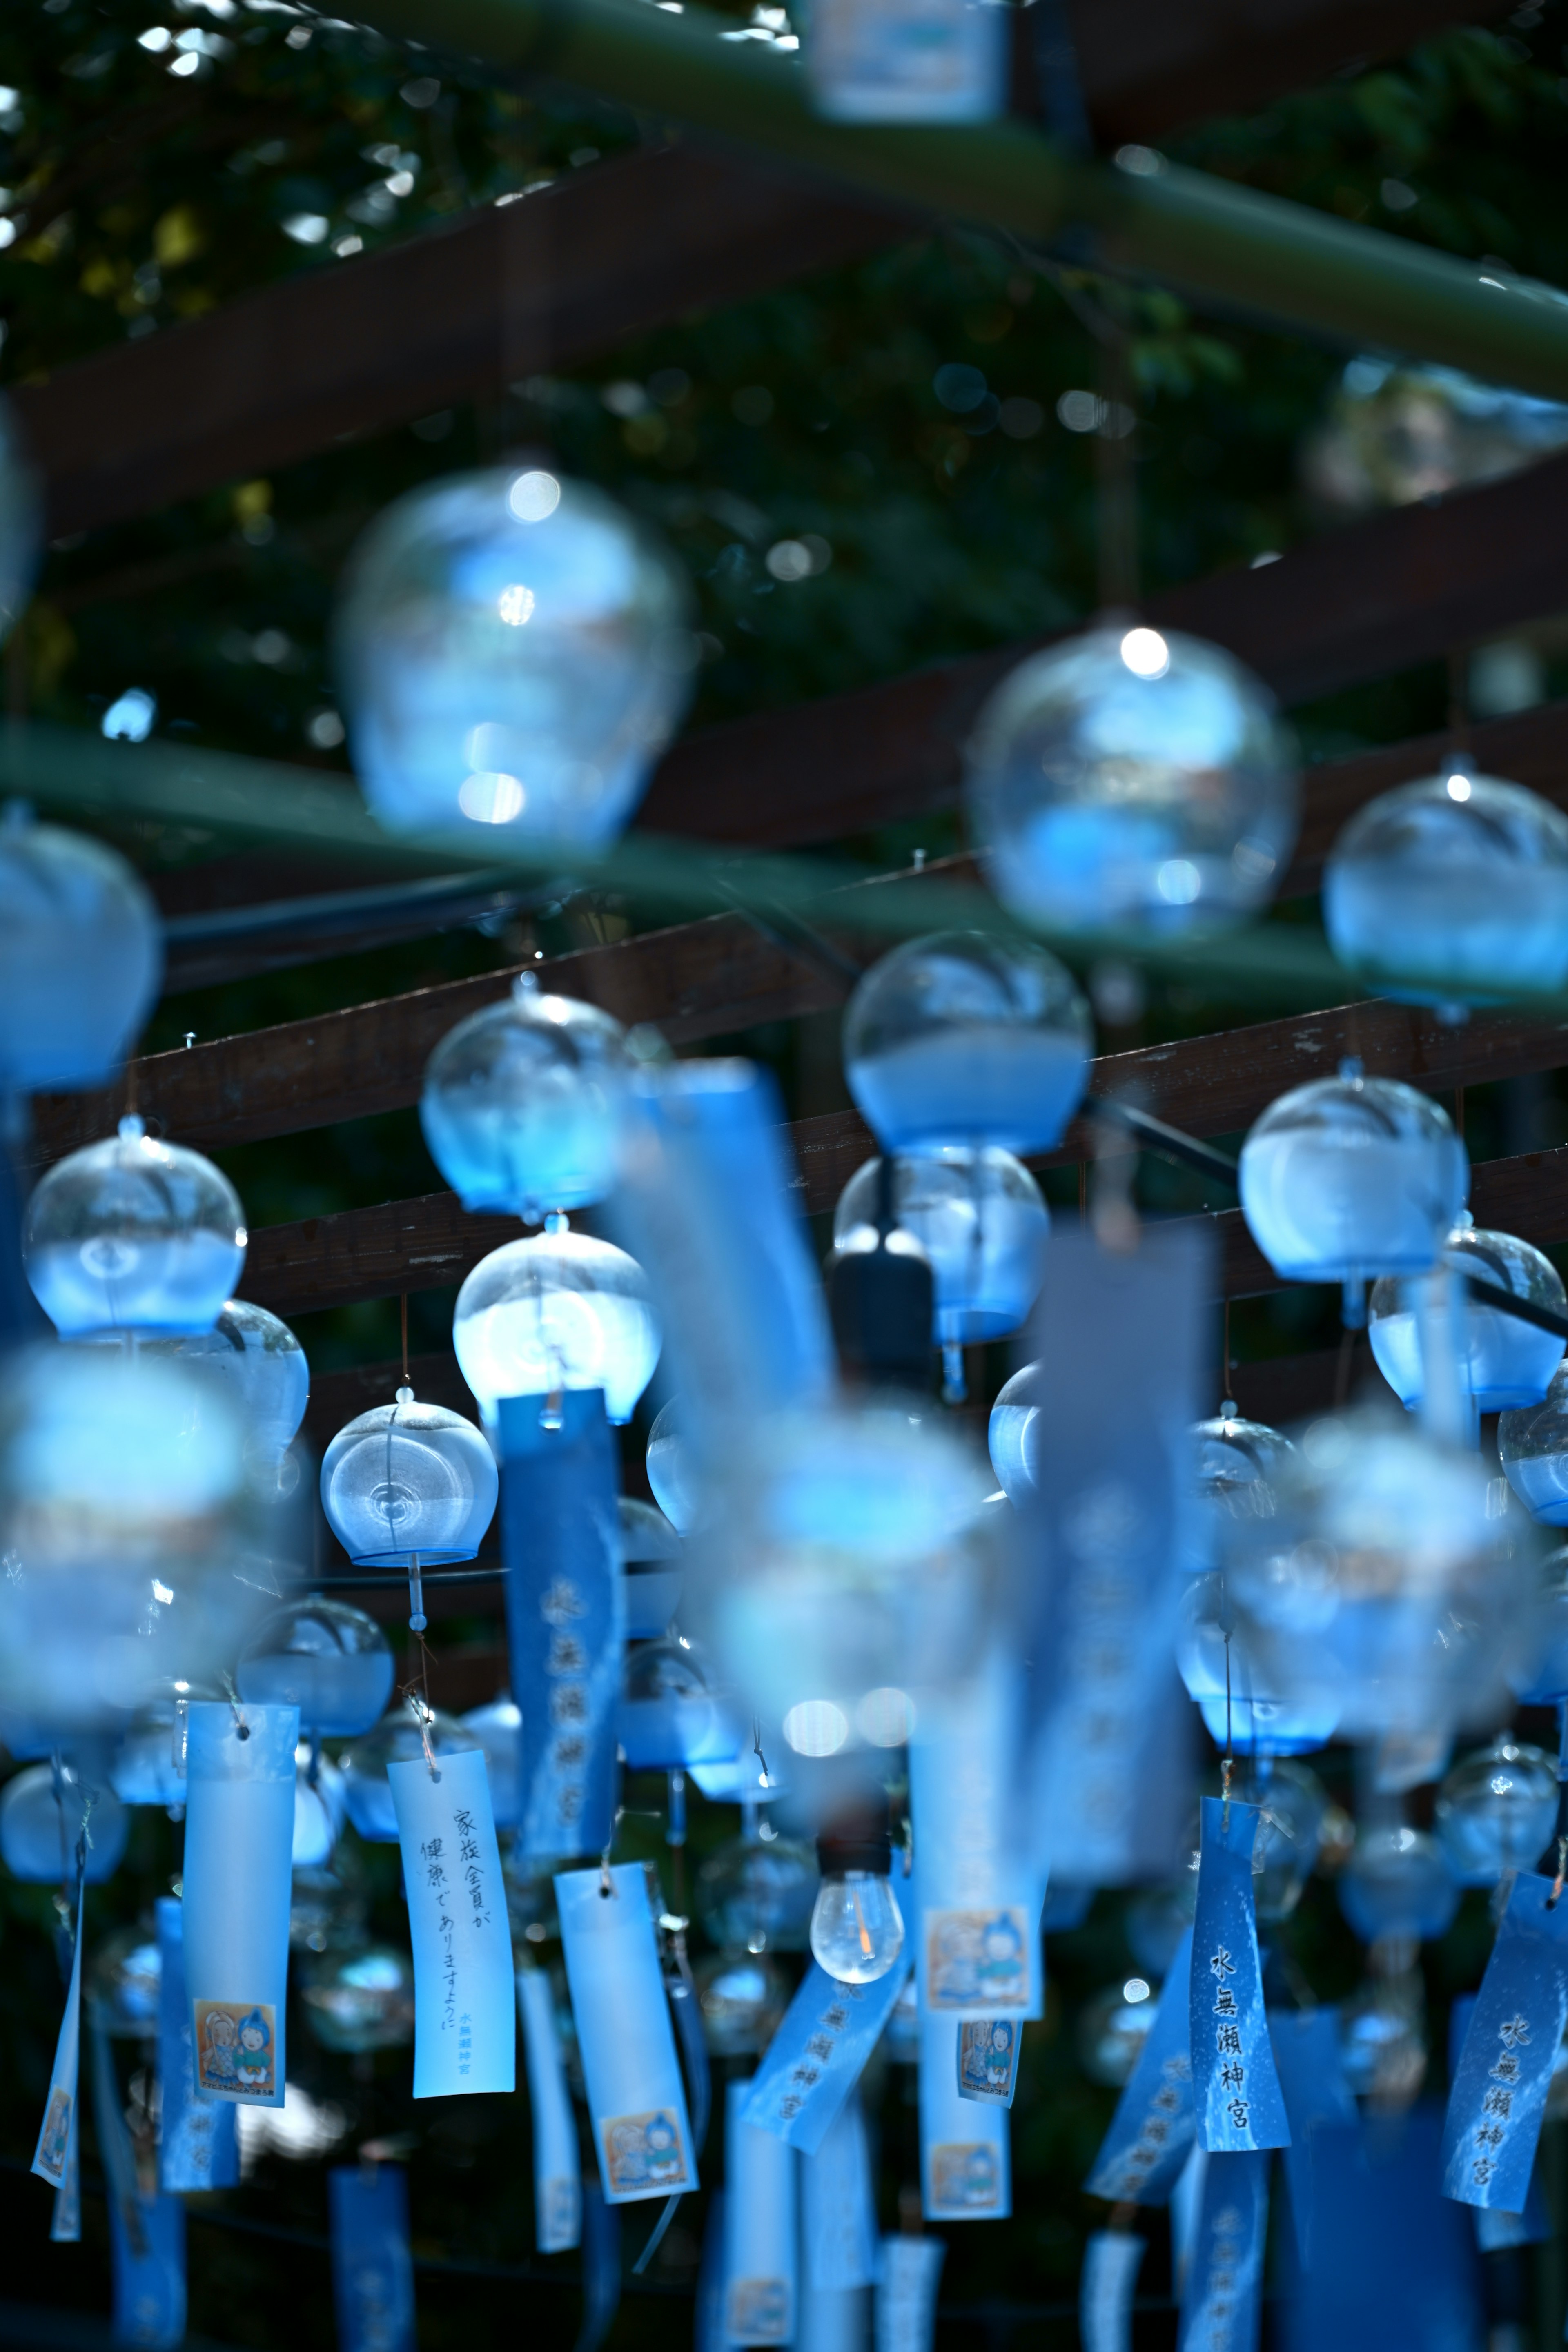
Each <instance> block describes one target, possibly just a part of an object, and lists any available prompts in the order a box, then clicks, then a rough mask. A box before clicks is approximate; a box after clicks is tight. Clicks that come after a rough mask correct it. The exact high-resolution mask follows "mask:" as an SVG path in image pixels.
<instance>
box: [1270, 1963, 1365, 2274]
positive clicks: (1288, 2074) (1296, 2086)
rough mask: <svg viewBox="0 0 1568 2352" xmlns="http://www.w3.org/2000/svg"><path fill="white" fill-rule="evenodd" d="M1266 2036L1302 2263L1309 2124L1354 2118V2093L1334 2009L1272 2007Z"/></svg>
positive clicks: (1307, 2250) (1307, 2231)
mask: <svg viewBox="0 0 1568 2352" xmlns="http://www.w3.org/2000/svg"><path fill="white" fill-rule="evenodd" d="M1268 2038H1269V2041H1270V2042H1271V2044H1272V2045H1273V2050H1274V2063H1275V2066H1276V2068H1277V2069H1278V2071H1279V2087H1280V2090H1281V2092H1282V2094H1283V2095H1284V2100H1285V2117H1286V2121H1287V2122H1288V2123H1289V2126H1290V2137H1289V2144H1288V2145H1287V2147H1286V2149H1285V2178H1286V2180H1287V2182H1288V2184H1289V2190H1290V2219H1291V2221H1292V2222H1293V2224H1294V2226H1295V2231H1296V2243H1297V2246H1298V2247H1299V2248H1300V2255H1301V2260H1302V2262H1303V2263H1308V2262H1310V2260H1311V2245H1312V2129H1313V2126H1314V2125H1316V2124H1321V2123H1333V2124H1353V2123H1354V2121H1355V2119H1356V2103H1355V2095H1354V2093H1353V2092H1352V2089H1351V2086H1350V2084H1349V2082H1348V2081H1347V2080H1346V2077H1345V2068H1344V2060H1343V2059H1342V2056H1341V2054H1340V2012H1339V2011H1338V2010H1337V2009H1271V2010H1270V2011H1268Z"/></svg>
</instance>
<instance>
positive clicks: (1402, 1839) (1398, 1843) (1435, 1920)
mask: <svg viewBox="0 0 1568 2352" xmlns="http://www.w3.org/2000/svg"><path fill="white" fill-rule="evenodd" d="M1458 1907H1459V1883H1458V1879H1457V1878H1456V1877H1455V1876H1454V1874H1453V1872H1452V1871H1451V1870H1450V1869H1449V1867H1448V1863H1447V1856H1446V1854H1445V1853H1444V1852H1443V1849H1442V1847H1441V1846H1440V1845H1439V1844H1438V1843H1437V1841H1436V1838H1435V1837H1429V1836H1428V1835H1427V1834H1426V1831H1425V1830H1413V1829H1409V1828H1407V1827H1405V1825H1404V1824H1400V1825H1399V1826H1398V1827H1391V1828H1385V1829H1371V1830H1363V1831H1361V1832H1359V1834H1358V1835H1357V1838H1356V1842H1355V1852H1354V1853H1352V1856H1351V1858H1350V1860H1349V1862H1348V1863H1347V1864H1345V1867H1344V1869H1343V1870H1342V1872H1341V1874H1340V1908H1341V1910H1342V1912H1343V1913H1344V1915H1345V1917H1346V1918H1347V1919H1348V1920H1349V1922H1350V1924H1351V1927H1352V1928H1353V1930H1354V1932H1355V1933H1356V1934H1357V1935H1358V1936H1359V1937H1361V1940H1362V1942H1363V1944H1377V1943H1382V1942H1384V1940H1385V1939H1387V1938H1389V1937H1394V1938H1397V1939H1398V1940H1400V1941H1410V1942H1414V1943H1427V1942H1429V1941H1431V1940H1432V1939H1434V1938H1435V1937H1438V1936H1446V1935H1447V1932H1448V1929H1449V1928H1450V1927H1452V1925H1453V1922H1454V1914H1455V1912H1456V1911H1457V1910H1458Z"/></svg>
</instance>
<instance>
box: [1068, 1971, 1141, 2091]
mask: <svg viewBox="0 0 1568 2352" xmlns="http://www.w3.org/2000/svg"><path fill="white" fill-rule="evenodd" d="M1153 1995H1154V1989H1153V1987H1152V1985H1151V1984H1150V1983H1149V1982H1148V1980H1147V1979H1145V1978H1143V1977H1137V1976H1133V1977H1127V1978H1125V1979H1123V1980H1122V1982H1121V1983H1120V1984H1113V1985H1108V1986H1107V1987H1106V1989H1105V1990H1104V1991H1103V1992H1097V1993H1096V1994H1095V1996H1094V1998H1093V2000H1088V2001H1085V2003H1084V2005H1083V2008H1082V2009H1081V2010H1080V2011H1079V2020H1078V2026H1077V2030H1076V2032H1075V2033H1074V2035H1073V2039H1074V2042H1076V2044H1077V2047H1078V2059H1079V2065H1080V2066H1081V2067H1082V2068H1083V2071H1084V2073H1085V2074H1087V2075H1088V2076H1089V2081H1090V2082H1091V2083H1100V2084H1104V2085H1105V2087H1106V2089H1107V2090H1111V2091H1120V2090H1121V2088H1122V2087H1123V2085H1124V2084H1126V2083H1128V2082H1129V2081H1130V2080H1131V2074H1132V2069H1133V2068H1134V2066H1136V2065H1137V2063H1138V2061H1139V2059H1140V2058H1141V2057H1142V2053H1143V2044H1144V2042H1146V2041H1147V2040H1148V2038H1149V2032H1150V2028H1151V2027H1152V2024H1153V2022H1154V2011H1155V2010H1156V2008H1157V2007H1158V2003H1157V2002H1156V2001H1155V2000H1154V1997H1153Z"/></svg>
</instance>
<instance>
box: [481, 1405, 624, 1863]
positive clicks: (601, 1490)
mask: <svg viewBox="0 0 1568 2352" xmlns="http://www.w3.org/2000/svg"><path fill="white" fill-rule="evenodd" d="M496 1430H497V1434H498V1437H499V1439H500V1449H501V1533H502V1540H503V1544H504V1548H505V1554H506V1564H507V1575H506V1579H505V1592H506V1623H507V1643H508V1647H509V1651H510V1660H511V1695H512V1696H513V1698H514V1699H515V1700H516V1701H517V1704H518V1706H519V1707H520V1708H521V1711H522V1731H521V1751H522V1753H521V1777H522V1805H523V1810H522V1826H521V1829H520V1830H519V1832H518V1837H517V1851H518V1852H519V1853H521V1854H523V1855H525V1856H526V1857H527V1858H528V1859H530V1860H548V1861H559V1860H560V1859H561V1858H562V1857H563V1855H567V1854H575V1853H598V1852H600V1850H601V1849H602V1848H603V1847H605V1846H606V1845H608V1843H609V1842H610V1832H611V1828H612V1824H613V1822H614V1820H615V1810H616V1703H617V1701H618V1699H619V1697H620V1689H621V1651H622V1646H623V1632H622V1628H623V1625H624V1622H625V1609H626V1603H625V1596H624V1593H623V1591H622V1580H621V1574H620V1560H621V1522H620V1507H619V1503H618V1500H617V1486H618V1481H617V1476H616V1448H615V1440H614V1437H613V1435H612V1433H611V1430H610V1425H609V1423H608V1422H607V1421H606V1420H605V1398H604V1391H602V1390H600V1389H567V1390H566V1391H563V1393H562V1394H561V1395H559V1396H556V1397H552V1398H545V1397H542V1396H528V1397H502V1398H501V1399H500V1402H499V1404H498V1405H497V1408H496Z"/></svg>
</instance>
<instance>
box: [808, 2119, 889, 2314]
mask: <svg viewBox="0 0 1568 2352" xmlns="http://www.w3.org/2000/svg"><path fill="white" fill-rule="evenodd" d="M800 2201H801V2240H802V2244H803V2247H804V2249H805V2276H806V2278H807V2279H808V2280H809V2281H810V2283H811V2284H812V2285H813V2286H814V2287H821V2288H824V2289H833V2290H836V2291H840V2292H842V2291H847V2290H848V2289H850V2288H854V2287H867V2286H872V2285H874V2284H875V2283H876V2278H877V2206H876V2198H875V2195H874V2193H873V2190H872V2185H871V2154H870V2150H869V2148H868V2147H867V2144H866V2116H865V2111H864V2109H863V2108H862V2107H861V2105H860V2095H859V2093H858V2091H851V2092H850V2094H849V2096H848V2097H847V2099H846V2100H845V2102H844V2105H842V2106H841V2107H840V2108H839V2110H838V2113H837V2115H836V2116H834V2118H833V2121H832V2122H831V2123H830V2124H829V2125H828V2126H827V2129H826V2133H825V2134H824V2136H823V2138H822V2142H821V2145H820V2146H819V2147H818V2148H817V2150H816V2155H815V2156H803V2157H802V2158H801V2159H800Z"/></svg>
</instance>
